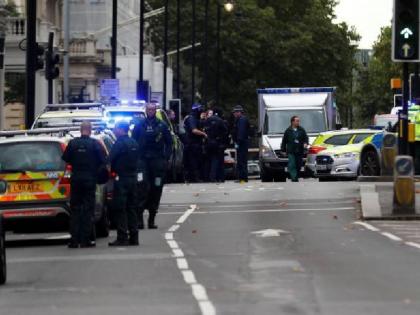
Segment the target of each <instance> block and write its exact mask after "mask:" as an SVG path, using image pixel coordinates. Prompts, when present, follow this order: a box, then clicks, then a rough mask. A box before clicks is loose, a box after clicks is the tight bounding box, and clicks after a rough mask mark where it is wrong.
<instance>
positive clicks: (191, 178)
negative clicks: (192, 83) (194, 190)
mask: <svg viewBox="0 0 420 315" xmlns="http://www.w3.org/2000/svg"><path fill="white" fill-rule="evenodd" d="M201 112H202V107H201V105H200V104H194V105H193V106H192V111H191V113H190V114H189V115H188V116H187V117H186V118H185V120H184V128H185V146H184V156H185V161H184V168H185V170H186V179H187V181H188V182H191V183H197V182H199V181H201V177H202V176H201V167H202V165H203V157H202V146H203V142H204V140H205V138H207V134H206V133H205V132H204V131H202V130H200V125H199V120H200V117H201Z"/></svg>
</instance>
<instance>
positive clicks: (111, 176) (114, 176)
mask: <svg viewBox="0 0 420 315" xmlns="http://www.w3.org/2000/svg"><path fill="white" fill-rule="evenodd" d="M109 177H110V178H116V177H117V173H115V172H110V173H109Z"/></svg>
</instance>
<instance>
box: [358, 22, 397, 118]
mask: <svg viewBox="0 0 420 315" xmlns="http://www.w3.org/2000/svg"><path fill="white" fill-rule="evenodd" d="M391 41H392V28H391V27H390V26H388V27H384V28H382V30H381V34H380V35H379V38H378V40H377V41H376V42H375V44H374V46H373V53H372V59H371V61H370V63H369V65H368V67H367V69H362V70H360V77H359V82H358V86H359V89H358V91H357V93H356V95H357V96H356V97H357V118H358V125H359V126H364V125H369V124H371V123H372V118H373V116H374V115H375V114H377V113H389V112H390V110H391V108H392V107H393V100H394V96H393V91H392V90H391V88H390V81H391V79H392V78H399V77H401V74H402V69H401V64H398V63H394V62H392V59H391V45H392V42H391Z"/></svg>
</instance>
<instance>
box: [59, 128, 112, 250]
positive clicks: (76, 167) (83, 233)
mask: <svg viewBox="0 0 420 315" xmlns="http://www.w3.org/2000/svg"><path fill="white" fill-rule="evenodd" d="M62 158H63V160H64V161H65V162H66V163H68V164H70V165H71V166H72V175H71V182H70V187H71V197H70V207H71V216H70V234H71V240H70V244H69V247H77V246H79V245H80V246H82V247H89V246H93V243H92V242H91V236H92V234H93V235H94V234H95V233H94V232H93V231H94V229H95V226H94V224H93V222H94V214H95V192H96V181H97V176H98V170H99V168H100V167H101V166H103V165H105V164H106V156H105V151H104V149H103V148H102V146H101V145H100V143H99V142H98V141H97V140H95V139H92V138H90V137H89V136H81V137H80V138H76V139H73V140H71V141H70V142H69V144H68V146H67V148H66V150H65V152H64V154H63V157H62Z"/></svg>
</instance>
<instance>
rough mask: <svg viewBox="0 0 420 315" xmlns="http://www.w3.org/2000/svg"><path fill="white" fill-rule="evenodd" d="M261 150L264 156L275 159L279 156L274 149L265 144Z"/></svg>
mask: <svg viewBox="0 0 420 315" xmlns="http://www.w3.org/2000/svg"><path fill="white" fill-rule="evenodd" d="M260 152H261V157H263V158H268V159H273V158H276V157H277V156H276V154H275V153H274V151H273V150H272V149H271V148H269V147H267V146H265V145H263V146H261V149H260Z"/></svg>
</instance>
